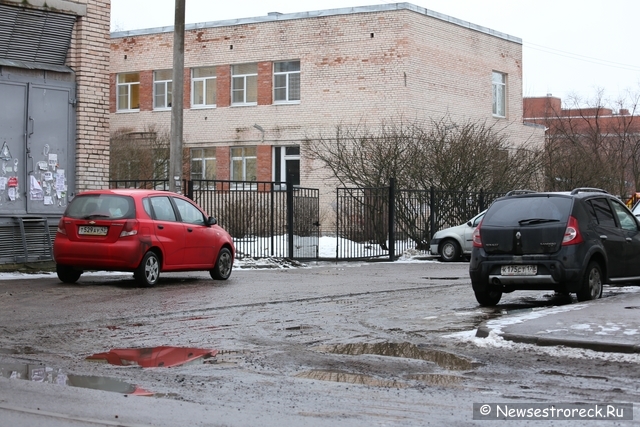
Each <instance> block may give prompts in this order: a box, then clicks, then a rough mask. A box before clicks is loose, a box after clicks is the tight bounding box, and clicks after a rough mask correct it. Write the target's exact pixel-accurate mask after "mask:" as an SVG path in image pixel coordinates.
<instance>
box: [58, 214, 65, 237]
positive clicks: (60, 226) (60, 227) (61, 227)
mask: <svg viewBox="0 0 640 427" xmlns="http://www.w3.org/2000/svg"><path fill="white" fill-rule="evenodd" d="M56 232H57V233H60V234H64V235H65V236H66V235H67V230H66V229H65V228H64V218H60V221H58V229H57V230H56Z"/></svg>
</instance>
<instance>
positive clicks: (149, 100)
mask: <svg viewBox="0 0 640 427" xmlns="http://www.w3.org/2000/svg"><path fill="white" fill-rule="evenodd" d="M139 90H140V111H151V110H153V71H151V70H146V71H140V89H139Z"/></svg>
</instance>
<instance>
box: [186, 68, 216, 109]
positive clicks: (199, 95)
mask: <svg viewBox="0 0 640 427" xmlns="http://www.w3.org/2000/svg"><path fill="white" fill-rule="evenodd" d="M215 106H216V67H201V68H193V69H192V70H191V107H195V108H202V107H215Z"/></svg>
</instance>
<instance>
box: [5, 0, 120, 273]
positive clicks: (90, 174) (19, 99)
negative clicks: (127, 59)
mask: <svg viewBox="0 0 640 427" xmlns="http://www.w3.org/2000/svg"><path fill="white" fill-rule="evenodd" d="M109 24H110V0H76V1H70V0H46V1H45V0H0V40H2V44H1V45H0V101H2V103H1V104H2V114H0V163H1V164H2V169H1V171H0V241H2V242H5V244H4V245H0V262H7V261H9V262H11V261H20V260H34V259H40V258H49V257H50V253H49V248H48V247H47V245H48V239H46V237H47V235H48V234H49V233H50V235H51V237H53V235H54V234H55V229H56V226H57V222H58V219H59V218H60V215H61V214H62V212H63V211H64V209H65V207H66V205H67V202H68V200H69V199H70V198H71V197H73V195H74V194H75V193H76V192H78V191H82V190H85V189H89V188H99V187H104V186H106V185H107V180H108V176H109ZM16 230H17V231H16ZM7 242H8V243H7Z"/></svg>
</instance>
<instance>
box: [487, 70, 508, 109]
mask: <svg viewBox="0 0 640 427" xmlns="http://www.w3.org/2000/svg"><path fill="white" fill-rule="evenodd" d="M491 81H492V84H493V115H494V116H496V117H506V116H507V114H506V93H507V90H506V87H507V84H506V83H507V75H506V74H503V73H498V72H497V71H494V72H493V74H492V78H491Z"/></svg>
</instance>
